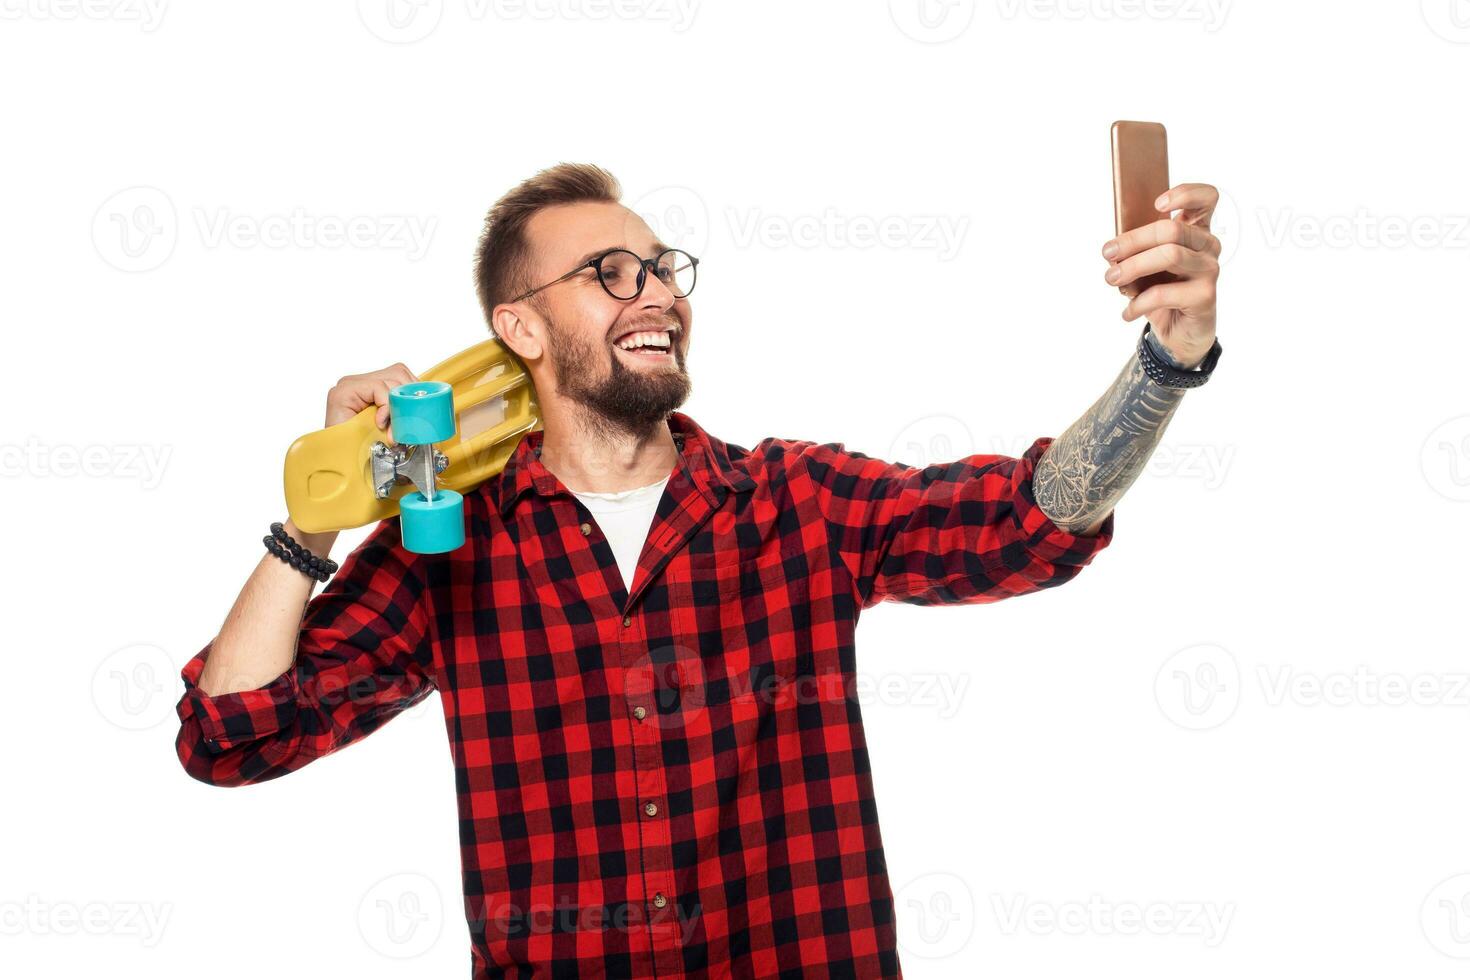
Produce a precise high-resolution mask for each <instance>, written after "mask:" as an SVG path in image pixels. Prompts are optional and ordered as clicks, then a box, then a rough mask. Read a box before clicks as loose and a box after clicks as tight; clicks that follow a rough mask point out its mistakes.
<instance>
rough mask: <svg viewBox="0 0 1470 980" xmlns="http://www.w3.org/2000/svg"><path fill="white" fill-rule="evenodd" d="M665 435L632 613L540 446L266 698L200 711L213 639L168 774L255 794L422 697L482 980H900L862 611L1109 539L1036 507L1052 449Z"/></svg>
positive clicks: (322, 636)
mask: <svg viewBox="0 0 1470 980" xmlns="http://www.w3.org/2000/svg"><path fill="white" fill-rule="evenodd" d="M669 424H670V428H671V430H672V432H673V433H674V436H675V441H676V444H677V445H678V447H679V458H678V462H677V465H676V467H675V469H674V471H673V472H672V474H671V476H670V480H669V483H668V486H667V488H666V489H665V492H664V496H663V498H662V499H661V501H660V503H659V507H658V513H657V516H656V517H655V518H654V522H653V527H652V529H651V531H650V533H649V537H648V541H647V543H646V545H645V548H644V551H643V554H642V556H641V558H640V560H639V565H638V570H637V575H636V577H635V579H634V581H633V587H632V589H631V591H629V590H628V589H626V588H625V587H624V584H623V579H622V576H621V575H620V574H619V573H618V569H617V566H616V562H615V561H614V558H613V554H612V551H611V549H610V548H609V547H608V543H607V541H606V539H604V538H603V537H602V535H601V533H600V532H599V530H598V528H597V526H596V523H595V522H594V521H593V519H592V517H591V515H590V514H588V513H587V511H586V510H585V509H584V508H583V507H582V505H581V504H580V503H579V502H578V501H577V500H576V498H575V497H574V496H572V495H571V494H570V493H569V492H568V491H567V490H566V488H565V487H564V486H563V485H562V484H561V482H560V481H559V480H558V479H557V478H556V477H555V476H554V475H553V474H552V473H551V472H550V471H549V470H547V469H546V467H545V466H543V465H542V463H541V461H540V453H539V449H540V445H541V436H542V434H541V433H540V432H535V433H531V434H529V435H527V436H526V437H525V438H523V440H522V442H521V444H520V446H519V447H518V448H517V451H516V453H515V454H514V455H513V457H512V459H511V460H510V462H509V464H508V465H507V467H506V468H505V470H504V472H503V473H502V474H501V475H500V476H498V477H496V478H495V479H492V480H490V481H488V482H486V483H485V484H483V485H482V486H481V487H479V488H477V489H476V490H475V491H473V492H471V493H469V494H467V495H466V500H465V506H466V518H467V520H468V531H469V533H468V540H467V543H466V544H465V546H464V547H463V548H460V549H459V550H457V551H454V552H450V553H447V554H442V555H419V554H413V553H411V552H408V551H406V550H405V549H404V547H403V544H402V540H401V538H400V534H399V524H398V520H397V519H396V518H394V519H391V520H387V521H383V522H382V523H380V524H379V525H377V526H376V527H375V528H374V529H373V531H372V532H371V533H370V534H369V536H368V537H367V539H366V540H365V541H364V542H363V543H362V544H361V545H360V546H359V547H358V548H357V549H356V550H354V551H353V552H352V553H351V554H350V555H349V556H348V557H347V558H346V560H345V561H344V562H343V563H342V566H341V568H340V570H339V571H338V572H337V574H336V576H335V577H334V578H332V580H331V581H330V582H329V583H328V584H327V586H326V587H325V589H324V590H323V591H322V592H321V593H320V594H318V595H317V596H315V597H314V598H312V599H311V601H310V602H309V603H308V605H307V609H306V614H305V619H304V621H303V623H302V627H301V634H300V640H299V646H298V652H297V659H296V662H295V665H294V666H293V667H292V668H291V669H290V670H288V671H287V672H286V673H285V674H283V675H282V676H281V677H279V678H278V679H276V680H275V681H273V682H271V683H270V684H268V685H266V686H265V687H262V688H259V689H255V690H249V691H241V692H238V693H234V694H226V695H221V696H216V697H209V696H206V695H205V694H203V692H201V691H200V690H199V689H198V687H197V681H198V678H199V674H200V672H201V670H202V669H203V664H204V659H205V658H206V657H207V656H208V655H209V650H210V645H212V642H213V641H211V644H210V645H206V646H205V647H204V649H203V650H201V651H200V652H199V654H198V655H197V656H195V657H194V658H193V659H192V660H191V661H190V662H189V663H188V664H187V666H186V667H185V668H184V671H183V677H184V682H185V688H186V690H185V694H184V697H183V698H182V699H181V700H180V702H179V706H178V712H179V717H180V719H181V722H182V725H181V728H180V731H179V735H178V740H177V748H178V753H179V757H180V759H181V761H182V762H183V765H184V768H185V769H186V770H187V771H188V772H189V773H190V774H191V775H192V776H194V777H196V778H197V779H200V780H203V781H205V782H208V783H213V784H216V785H224V786H234V785H239V784H244V783H256V782H261V781H263V780H268V779H273V778H275V777H277V776H281V775H283V774H285V773H288V772H291V771H293V770H295V769H299V768H301V767H302V766H304V765H306V764H307V763H308V762H311V761H312V760H313V759H316V758H319V757H320V756H323V755H326V754H327V753H329V752H333V751H335V750H337V749H340V748H342V747H344V746H346V745H349V744H351V743H352V742H355V741H357V740H358V739H360V738H362V737H363V736H364V735H367V734H368V733H370V732H372V731H373V730H374V729H375V728H377V727H378V726H379V725H381V724H383V723H384V722H385V721H387V720H388V719H390V718H392V717H393V716H394V715H395V714H396V713H397V712H399V711H402V710H403V709H404V708H406V707H407V706H409V705H412V704H414V703H415V702H417V701H418V700H419V699H421V698H423V697H425V696H427V695H428V694H429V693H430V692H431V691H434V690H437V691H438V692H439V694H440V697H441V700H442V703H443V708H444V719H445V724H446V726H447V731H448V736H449V747H450V751H451V752H452V754H453V759H454V767H455V774H456V783H457V789H458V797H459V815H460V820H459V833H460V839H461V854H462V866H463V878H464V894H465V908H466V913H467V916H468V919H469V924H470V932H471V938H472V950H471V959H472V973H473V976H474V977H477V978H486V977H568V978H570V977H579V978H591V977H604V976H606V977H627V978H635V977H636V978H653V977H659V978H676V977H742V978H744V977H789V978H797V977H817V976H821V977H848V978H863V980H869V978H874V977H899V976H900V975H901V974H900V967H899V959H898V951H897V935H896V929H895V922H894V914H895V909H894V902H893V896H892V892H891V890H890V886H889V881H888V874H887V868H886V865H885V862H884V857H883V842H882V839H881V837H880V835H879V830H878V811H877V807H876V804H875V801H874V798H873V782H872V775H871V772H870V767H869V758H868V751H867V745H866V743H865V740H864V735H863V723H862V713H861V711H860V710H859V705H858V701H857V698H856V693H855V671H856V662H855V647H854V630H855V627H856V625H857V621H858V617H859V614H860V613H861V611H862V610H864V609H866V608H868V607H871V606H873V605H875V604H876V603H878V602H881V601H883V600H894V601H900V602H908V603H916V604H920V605H935V604H941V603H979V602H994V601H997V600H1000V599H1005V598H1009V597H1011V596H1019V595H1022V594H1025V593H1029V592H1034V591H1037V590H1040V589H1045V588H1049V587H1053V586H1056V585H1060V584H1062V583H1064V582H1066V581H1068V580H1070V579H1071V578H1072V577H1073V576H1075V575H1076V574H1077V573H1078V572H1079V571H1080V570H1081V568H1082V567H1083V566H1084V565H1086V564H1088V563H1089V562H1090V561H1091V560H1092V557H1093V556H1094V555H1095V554H1097V552H1098V551H1100V550H1101V549H1103V548H1104V547H1106V546H1107V545H1108V544H1109V542H1110V541H1111V539H1112V534H1113V517H1112V516H1111V515H1109V517H1108V518H1107V521H1106V522H1105V523H1104V524H1103V526H1102V528H1101V530H1100V532H1099V533H1098V534H1096V535H1093V536H1079V535H1075V534H1072V533H1069V532H1067V531H1064V530H1062V529H1061V528H1059V527H1057V526H1056V525H1055V524H1053V523H1052V522H1051V520H1049V519H1048V518H1047V517H1046V515H1045V514H1044V513H1042V511H1041V510H1040V509H1039V508H1038V507H1037V506H1036V503H1035V500H1034V497H1033V494H1032V484H1031V479H1032V474H1033V471H1034V467H1035V464H1036V461H1037V459H1038V458H1039V457H1040V456H1041V454H1042V453H1043V452H1044V451H1045V449H1046V447H1047V445H1049V444H1050V442H1051V441H1052V440H1051V439H1049V438H1041V439H1037V440H1036V441H1035V442H1034V443H1033V444H1032V446H1031V447H1030V448H1029V449H1028V450H1027V451H1026V452H1025V453H1024V455H1023V456H1021V457H1019V458H1015V457H1008V456H999V455H973V456H968V457H965V458H963V459H960V460H957V461H955V462H953V463H949V464H944V465H934V466H929V467H926V468H917V467H910V466H905V465H902V464H897V463H888V462H884V461H881V460H878V459H873V458H870V457H867V456H864V455H862V454H860V453H856V452H849V451H847V450H846V449H845V448H844V447H843V446H842V445H841V444H836V443H828V444H817V443H813V442H804V441H795V440H788V439H777V438H770V439H765V440H763V441H761V442H760V443H759V444H758V445H756V447H755V448H754V449H753V450H746V449H743V448H741V447H738V446H735V445H730V444H726V443H724V442H721V441H719V440H718V439H715V438H713V437H711V436H710V435H708V434H707V433H706V432H704V431H703V430H702V429H701V428H700V427H699V426H698V425H696V424H695V423H694V422H693V421H692V420H691V419H690V418H689V417H688V416H686V415H684V414H682V413H678V412H676V413H674V414H673V415H672V416H671V418H670V423H669Z"/></svg>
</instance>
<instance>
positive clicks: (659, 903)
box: [653, 892, 669, 909]
mask: <svg viewBox="0 0 1470 980" xmlns="http://www.w3.org/2000/svg"><path fill="white" fill-rule="evenodd" d="M667 904H669V900H668V899H667V898H664V893H663V892H655V893H654V896H653V907H654V908H656V909H661V908H663V907H664V906H665V905H667Z"/></svg>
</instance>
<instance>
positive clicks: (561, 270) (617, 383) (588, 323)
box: [524, 202, 692, 435]
mask: <svg viewBox="0 0 1470 980" xmlns="http://www.w3.org/2000/svg"><path fill="white" fill-rule="evenodd" d="M526 230H527V237H528V240H529V242H530V245H531V254H532V267H533V269H534V270H535V271H534V273H533V275H532V283H531V284H532V285H537V286H539V285H541V284H542V283H545V282H550V281H551V280H553V279H556V278H557V277H558V276H561V275H563V274H565V273H566V272H567V271H569V270H570V269H572V268H574V267H576V266H577V265H578V264H580V263H584V262H586V261H588V260H589V259H591V258H593V257H594V256H597V255H600V254H602V253H603V252H605V251H607V250H609V249H613V248H626V249H628V250H629V251H632V252H634V253H635V254H637V255H640V256H642V257H644V258H653V257H655V256H656V255H658V253H659V252H661V251H662V250H663V249H664V248H665V246H664V245H663V243H661V242H659V241H658V239H657V237H656V236H655V235H654V234H653V232H652V231H651V230H650V229H649V227H648V225H647V224H645V223H644V222H643V220H642V219H641V218H639V217H638V216H637V215H635V214H633V213H632V212H631V211H629V210H628V209H627V208H625V207H623V206H622V205H620V204H608V203H605V202H584V203H579V204H570V205H560V206H557V207H552V208H547V209H545V210H543V211H540V212H538V213H537V214H536V215H535V216H534V217H533V218H532V219H531V221H530V222H529V223H528V225H527V229H526ZM524 302H525V303H526V304H527V305H529V306H530V308H531V309H532V310H533V311H534V312H535V313H536V314H537V315H538V316H539V319H540V321H541V322H542V325H543V327H544V331H545V360H546V362H547V363H548V364H549V366H550V368H551V374H552V377H553V378H554V380H555V395H554V396H552V397H562V398H566V399H569V400H571V401H573V402H576V403H578V404H580V405H582V406H583V407H585V408H586V409H588V410H590V411H591V412H592V413H593V414H594V415H595V416H597V417H598V418H600V419H601V420H603V421H604V422H605V423H607V424H609V425H610V426H612V427H614V428H616V429H619V430H622V431H624V432H628V433H632V434H634V435H646V434H647V433H648V432H649V431H650V430H651V429H652V428H653V426H655V425H657V424H658V423H660V422H662V421H664V419H666V418H667V417H668V414H669V413H670V412H672V411H673V410H674V409H676V408H678V407H679V406H680V405H682V404H683V403H684V401H685V399H687V398H688V397H689V391H690V381H689V375H688V373H687V371H686V370H685V358H686V356H687V354H688V350H689V325H690V321H691V320H692V310H691V308H690V306H689V300H687V299H678V298H676V297H675V296H674V294H673V293H672V292H670V289H669V286H668V285H666V284H665V283H664V282H663V281H662V280H660V279H659V278H658V277H657V276H655V275H653V274H652V273H648V274H647V275H646V276H645V281H644V284H643V291H642V292H641V293H640V294H639V295H638V296H637V297H636V298H635V299H631V300H619V299H616V298H614V297H613V296H612V295H610V294H609V293H608V292H607V290H605V289H604V288H603V287H602V285H601V283H599V282H598V278H597V273H596V271H594V270H593V269H591V268H588V269H585V270H583V271H582V272H580V273H578V274H577V275H575V276H573V277H571V278H570V279H567V280H565V281H564V282H560V283H558V284H556V285H554V286H551V287H550V288H547V289H544V290H542V291H541V292H539V293H537V294H536V295H534V296H532V297H530V299H528V300H525V301H524ZM540 387H542V385H539V384H538V393H539V394H540V395H541V396H542V398H543V401H544V400H545V398H546V397H547V393H545V392H541V391H539V388H540Z"/></svg>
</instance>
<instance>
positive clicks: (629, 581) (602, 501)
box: [572, 476, 669, 592]
mask: <svg viewBox="0 0 1470 980" xmlns="http://www.w3.org/2000/svg"><path fill="white" fill-rule="evenodd" d="M668 482H669V478H668V477H667V476H666V477H664V478H663V479H662V480H659V481H658V482H657V483H650V484H649V485H648V486H646V487H635V488H633V489H632V490H619V491H617V492H616V493H593V492H591V491H588V492H586V493H578V492H577V491H575V490H573V491H572V495H573V496H575V497H576V498H577V499H578V500H580V501H582V506H584V507H586V508H587V509H588V510H589V511H591V512H592V516H593V517H594V518H595V519H596V520H597V526H598V527H599V528H601V529H602V533H603V534H604V535H605V536H606V537H607V543H608V544H609V545H611V546H612V553H613V557H614V558H616V559H617V560H618V571H619V572H620V573H622V576H623V587H624V588H626V589H627V590H628V591H630V592H631V591H632V590H633V574H634V572H636V571H637V570H638V556H639V555H641V554H643V543H644V542H645V541H647V540H648V529H649V528H651V527H653V515H654V514H655V513H656V512H657V511H658V502H659V499H660V498H661V497H663V495H664V485H665V484H667V483H668Z"/></svg>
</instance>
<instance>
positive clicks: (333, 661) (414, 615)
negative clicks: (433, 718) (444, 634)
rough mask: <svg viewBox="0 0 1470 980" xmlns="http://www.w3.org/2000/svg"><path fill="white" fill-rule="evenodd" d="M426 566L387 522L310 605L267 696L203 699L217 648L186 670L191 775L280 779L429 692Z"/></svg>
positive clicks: (186, 752)
mask: <svg viewBox="0 0 1470 980" xmlns="http://www.w3.org/2000/svg"><path fill="white" fill-rule="evenodd" d="M426 557H432V556H423V555H417V554H414V553H412V552H409V551H407V550H406V549H405V548H404V547H403V543H402V539H401V537H400V532H399V522H398V519H397V518H396V517H395V518H391V519H389V520H386V521H382V522H380V523H379V524H378V526H377V527H376V528H374V529H373V531H372V533H371V534H369V535H368V537H367V538H366V539H365V540H364V541H363V542H362V544H361V545H359V546H358V548H357V549H356V550H354V551H353V552H352V553H351V554H350V555H348V556H347V558H346V559H345V560H344V561H343V562H342V565H341V567H340V568H339V569H338V570H337V573H336V574H335V575H334V576H333V577H332V579H331V580H330V581H328V583H327V585H326V587H325V588H324V589H323V590H322V592H321V593H320V594H318V595H317V596H315V597H314V598H312V599H311V600H310V601H309V602H308V603H307V605H306V610H305V613H304V615H303V617H302V623H301V632H300V634H299V636H298V640H297V648H296V659H295V662H294V663H293V664H292V665H291V667H290V668H288V669H287V670H286V671H285V672H284V673H282V674H281V675H280V676H279V677H277V678H276V679H274V680H272V681H271V682H269V683H268V684H265V685H264V686H262V687H259V688H255V689H252V690H245V691H236V692H233V693H229V694H218V695H208V694H205V693H204V692H203V691H202V690H200V688H199V677H200V675H201V674H202V673H203V671H204V664H205V661H206V660H207V659H208V657H209V653H210V650H211V649H213V647H214V644H215V642H216V641H217V640H218V637H216V638H215V639H213V640H210V642H209V643H207V644H205V646H204V648H203V649H201V650H200V651H199V652H198V653H197V654H195V656H194V657H193V658H191V659H190V660H189V662H188V663H187V664H185V665H184V669H183V671H182V672H181V674H182V677H183V681H184V694H183V697H181V698H180V699H179V702H178V705H177V711H178V716H179V722H180V724H179V733H178V737H177V739H176V742H175V745H176V749H177V752H178V756H179V761H180V762H181V763H182V764H183V766H184V769H185V771H186V772H188V773H189V775H191V776H193V777H194V778H196V779H199V780H201V781H203V782H207V783H212V784H214V785H220V786H238V785H242V784H246V783H252V782H261V781H263V780H267V779H273V778H275V777H277V776H281V775H284V774H285V773H288V772H291V771H293V770H295V769H299V768H300V767H301V766H304V765H306V764H307V763H308V762H310V761H312V760H313V759H317V758H320V757H321V756H324V755H327V754H328V753H331V752H334V751H336V750H337V749H340V748H342V747H343V746H346V745H349V744H351V743H352V742H355V741H357V740H358V739H360V738H362V737H363V736H365V735H367V734H368V733H370V732H372V731H374V730H376V729H377V728H378V727H380V726H381V725H382V724H383V723H384V722H386V721H387V720H388V719H390V718H392V717H393V716H394V715H396V714H398V713H399V712H401V711H403V710H404V709H405V708H407V707H409V706H411V705H413V704H415V703H416V702H418V701H419V700H420V699H422V698H423V697H425V696H427V695H428V694H429V693H430V691H432V690H433V689H434V680H433V653H432V647H433V642H434V640H433V629H432V623H433V614H432V609H431V601H430V591H429V589H428V587H427V584H426V579H425V572H426V569H425V567H424V566H425V561H426Z"/></svg>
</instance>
